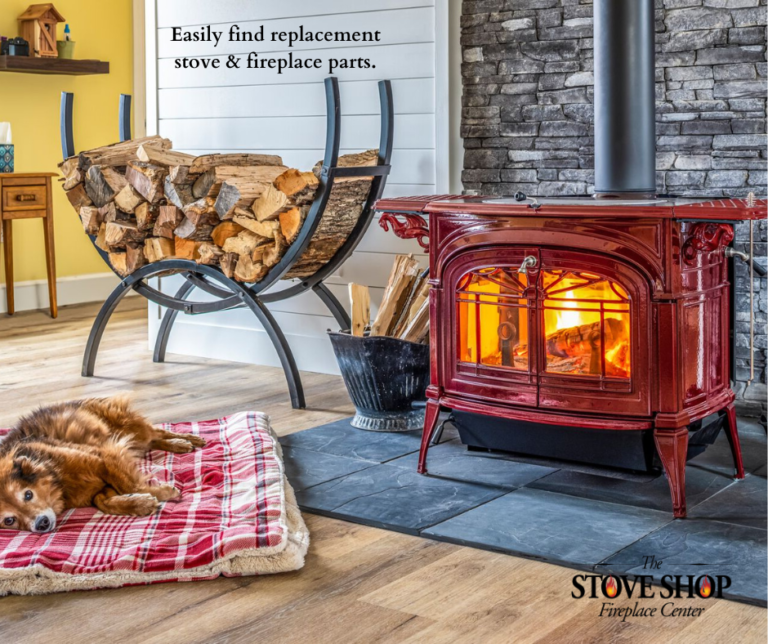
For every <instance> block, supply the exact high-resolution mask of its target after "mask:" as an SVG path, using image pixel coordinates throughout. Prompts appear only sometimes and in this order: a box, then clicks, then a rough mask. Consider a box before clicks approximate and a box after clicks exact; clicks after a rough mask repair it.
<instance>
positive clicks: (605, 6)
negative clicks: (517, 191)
mask: <svg viewBox="0 0 768 644" xmlns="http://www.w3.org/2000/svg"><path fill="white" fill-rule="evenodd" d="M654 4H655V3H654V0H595V3H594V19H595V31H594V46H595V196H596V197H603V198H610V197H634V198H653V197H655V196H656V102H655V101H656V97H655V75H654V74H655V67H656V56H655V19H654Z"/></svg>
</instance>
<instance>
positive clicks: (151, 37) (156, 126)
mask: <svg viewBox="0 0 768 644" xmlns="http://www.w3.org/2000/svg"><path fill="white" fill-rule="evenodd" d="M146 2H147V6H146V9H147V11H146V13H147V18H146V20H147V23H146V35H147V131H148V133H154V132H158V133H159V134H161V135H163V136H165V137H168V138H170V139H171V140H172V141H173V143H174V148H176V149H179V150H183V151H186V152H191V153H195V154H204V153H211V152H236V151H254V152H264V153H272V154H279V155H281V156H282V157H283V159H284V162H285V163H286V165H289V166H292V167H297V168H301V169H306V170H308V169H310V168H311V167H312V166H313V165H314V164H315V163H316V162H317V161H318V160H319V159H321V158H322V157H323V151H324V150H323V148H324V145H325V95H324V89H323V83H322V81H323V79H324V78H325V77H326V75H327V70H325V69H323V70H289V71H286V72H284V73H283V74H282V75H278V74H277V72H276V71H274V70H247V69H240V70H227V69H219V70H206V71H204V70H201V69H197V70H177V69H175V68H174V59H175V58H177V57H184V56H187V57H191V56H219V57H221V58H223V59H224V60H226V57H227V54H244V55H247V54H248V53H249V52H251V51H255V52H258V54H259V56H262V55H267V54H268V53H270V54H278V53H282V54H284V55H285V54H287V52H288V51H290V49H289V48H288V47H287V44H286V43H272V42H263V43H230V42H225V38H226V32H227V31H228V30H229V26H230V25H231V24H233V23H237V24H239V25H240V27H241V30H242V31H246V30H251V31H253V30H255V29H257V28H258V26H259V25H261V24H264V28H265V31H266V32H267V33H269V32H271V31H297V30H298V28H299V26H300V25H303V26H304V28H305V29H307V30H312V31H318V30H321V31H327V30H330V31H375V30H379V31H381V42H380V43H378V44H375V45H371V44H370V43H365V44H358V43H343V44H330V43H328V44H325V43H297V44H296V45H295V46H294V47H293V49H292V50H293V51H294V54H296V53H300V54H301V55H306V56H313V57H322V58H324V59H327V58H329V57H335V58H342V57H349V58H358V57H362V58H370V59H371V61H372V62H373V63H374V64H375V65H376V67H375V69H367V70H338V71H337V72H336V75H337V76H338V78H339V82H340V92H341V104H342V133H341V146H342V153H347V152H358V151H361V150H365V149H369V148H373V147H376V146H377V145H378V140H379V123H380V121H379V102H378V89H377V86H376V83H377V81H379V80H381V79H390V80H391V81H392V86H393V94H394V105H395V139H394V153H393V157H392V174H391V175H390V178H389V180H388V182H387V188H386V192H385V195H389V196H402V195H411V194H434V193H436V192H442V191H445V190H446V186H447V179H448V176H447V174H448V168H447V163H446V162H444V161H443V159H445V160H446V161H447V158H448V154H447V151H446V150H442V149H441V148H442V146H444V145H447V141H445V138H446V137H445V136H443V135H442V132H444V130H445V126H446V122H445V118H447V116H445V105H447V92H448V87H447V78H443V75H444V74H443V72H442V71H441V69H443V68H445V65H438V64H436V56H442V55H443V52H445V51H446V49H447V47H446V46H445V43H444V42H441V38H443V37H446V34H444V33H443V31H444V30H442V29H439V28H438V29H436V25H441V24H443V22H442V21H444V20H445V19H446V16H447V10H448V9H447V5H448V0H366V1H365V2H360V0H325V1H324V2H322V3H317V2H316V0H311V1H310V0H293V1H292V2H285V3H282V2H268V1H266V0H216V1H215V2H212V1H211V0H146ZM208 24H212V25H214V28H215V29H217V30H222V31H225V36H224V37H223V38H222V41H221V43H220V44H219V46H218V47H214V46H213V43H174V42H171V28H172V27H188V28H194V27H199V26H201V25H208ZM436 52H437V53H436ZM436 69H437V70H438V71H436ZM402 252H413V253H414V254H416V255H417V256H418V257H419V258H420V259H421V260H422V262H423V264H424V266H426V256H425V255H424V253H423V252H422V251H421V249H420V248H419V247H418V245H417V244H416V243H415V242H413V241H402V240H399V239H397V238H396V237H394V235H392V234H391V233H384V231H382V230H381V229H380V228H379V226H378V225H377V223H376V222H374V223H373V224H372V226H371V228H370V229H369V232H368V233H367V235H366V237H365V238H364V239H363V241H362V242H361V244H360V246H358V249H357V250H356V252H355V253H354V254H353V255H352V257H351V258H350V259H349V260H348V261H347V262H346V263H345V264H344V266H343V267H342V268H341V269H340V270H339V271H338V272H337V274H335V275H334V276H333V277H331V278H330V279H329V280H328V281H327V284H328V285H329V286H330V287H331V289H332V290H333V291H334V293H335V294H336V296H337V297H338V298H339V299H340V301H341V302H342V303H343V304H345V305H347V304H348V299H347V294H346V284H347V283H348V282H350V281H355V282H357V283H362V284H368V285H369V286H371V287H373V288H372V298H373V300H374V307H375V305H376V304H378V302H379V301H380V299H381V294H382V292H383V288H382V287H383V286H384V284H385V283H386V279H387V275H388V273H389V269H390V267H391V265H392V260H393V257H394V255H395V254H397V253H402ZM178 284H179V281H178V280H177V279H175V278H168V279H164V280H162V284H161V286H162V288H163V290H175V288H176V287H177V286H178ZM194 299H204V298H203V296H202V295H200V294H198V295H196V296H195V298H194ZM270 309H271V311H272V312H273V314H274V315H275V318H276V319H277V320H278V322H279V323H280V324H281V326H282V329H283V331H284V332H285V333H286V335H287V336H288V339H289V341H290V343H291V346H292V347H293V350H294V355H295V357H296V360H297V363H298V365H299V368H301V369H304V370H308V371H319V372H324V373H337V367H336V361H335V359H334V358H333V354H332V351H331V348H330V343H329V342H328V340H327V338H325V337H324V336H325V333H326V330H327V329H331V328H336V323H335V321H334V319H333V318H332V317H331V316H330V315H329V313H328V311H327V309H325V307H324V306H323V305H322V303H321V302H320V300H319V299H318V298H317V297H316V296H315V295H314V294H312V293H309V294H305V295H303V296H300V297H298V298H294V299H292V300H288V301H285V302H280V303H275V304H273V305H270ZM374 312H375V311H374ZM160 315H161V311H160V310H159V308H158V307H157V306H154V305H150V311H149V316H150V342H153V341H154V334H155V332H156V329H157V326H158V324H159V317H160ZM168 351H169V353H170V354H173V353H176V354H186V355H195V356H204V357H213V358H219V359H225V360H237V361H244V362H252V363H255V364H269V365H277V364H278V360H277V355H276V353H275V352H274V350H273V349H272V346H271V344H270V343H269V340H268V338H267V337H266V334H265V333H264V331H263V329H261V328H260V327H259V325H258V323H257V322H256V321H255V320H254V319H253V316H252V315H251V314H250V313H248V312H246V311H230V312H226V313H217V314H210V315H204V316H199V317H188V316H179V319H178V320H177V322H176V326H175V328H174V332H173V334H172V336H171V341H170V343H169V348H168ZM169 359H171V360H172V359H173V357H172V356H170V358H169Z"/></svg>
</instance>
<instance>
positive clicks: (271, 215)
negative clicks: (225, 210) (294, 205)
mask: <svg viewBox="0 0 768 644" xmlns="http://www.w3.org/2000/svg"><path fill="white" fill-rule="evenodd" d="M287 205H288V197H287V196H286V195H285V193H284V192H280V191H279V190H278V189H277V188H275V186H274V185H269V186H267V187H266V189H265V190H264V192H262V193H261V195H259V196H258V197H257V198H256V200H255V201H254V202H253V204H252V205H251V210H252V211H253V214H254V216H255V217H256V219H257V220H258V221H267V220H268V219H277V216H278V215H279V214H280V213H281V212H282V210H283V209H284V208H285V207H286V206H287Z"/></svg>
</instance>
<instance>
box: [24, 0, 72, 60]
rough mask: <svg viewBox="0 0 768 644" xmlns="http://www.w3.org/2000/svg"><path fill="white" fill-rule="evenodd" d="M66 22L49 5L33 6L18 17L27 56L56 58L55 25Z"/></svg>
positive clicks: (48, 3)
mask: <svg viewBox="0 0 768 644" xmlns="http://www.w3.org/2000/svg"><path fill="white" fill-rule="evenodd" d="M60 22H66V20H65V19H64V16H62V15H61V14H60V13H59V12H58V11H56V8H55V7H54V6H53V5H52V4H51V3H50V2H47V3H45V4H33V5H30V6H29V7H28V8H27V10H26V11H25V12H24V13H22V14H21V15H20V16H19V26H20V30H21V37H22V38H23V39H24V40H26V41H27V42H28V43H29V55H30V56H34V57H35V58H57V57H58V55H59V53H58V50H57V49H56V25H57V24H59V23H60Z"/></svg>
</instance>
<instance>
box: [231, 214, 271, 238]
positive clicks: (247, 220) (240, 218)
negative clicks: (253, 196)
mask: <svg viewBox="0 0 768 644" xmlns="http://www.w3.org/2000/svg"><path fill="white" fill-rule="evenodd" d="M232 221H234V222H235V223H236V224H239V225H240V226H242V227H243V228H247V229H248V230H250V231H251V232H253V233H256V234H257V235H259V236H261V237H269V238H270V239H274V237H275V232H276V231H277V230H279V229H280V222H277V221H256V220H255V219H254V218H253V214H252V213H251V211H249V210H242V209H238V210H235V216H234V217H233V218H232Z"/></svg>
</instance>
